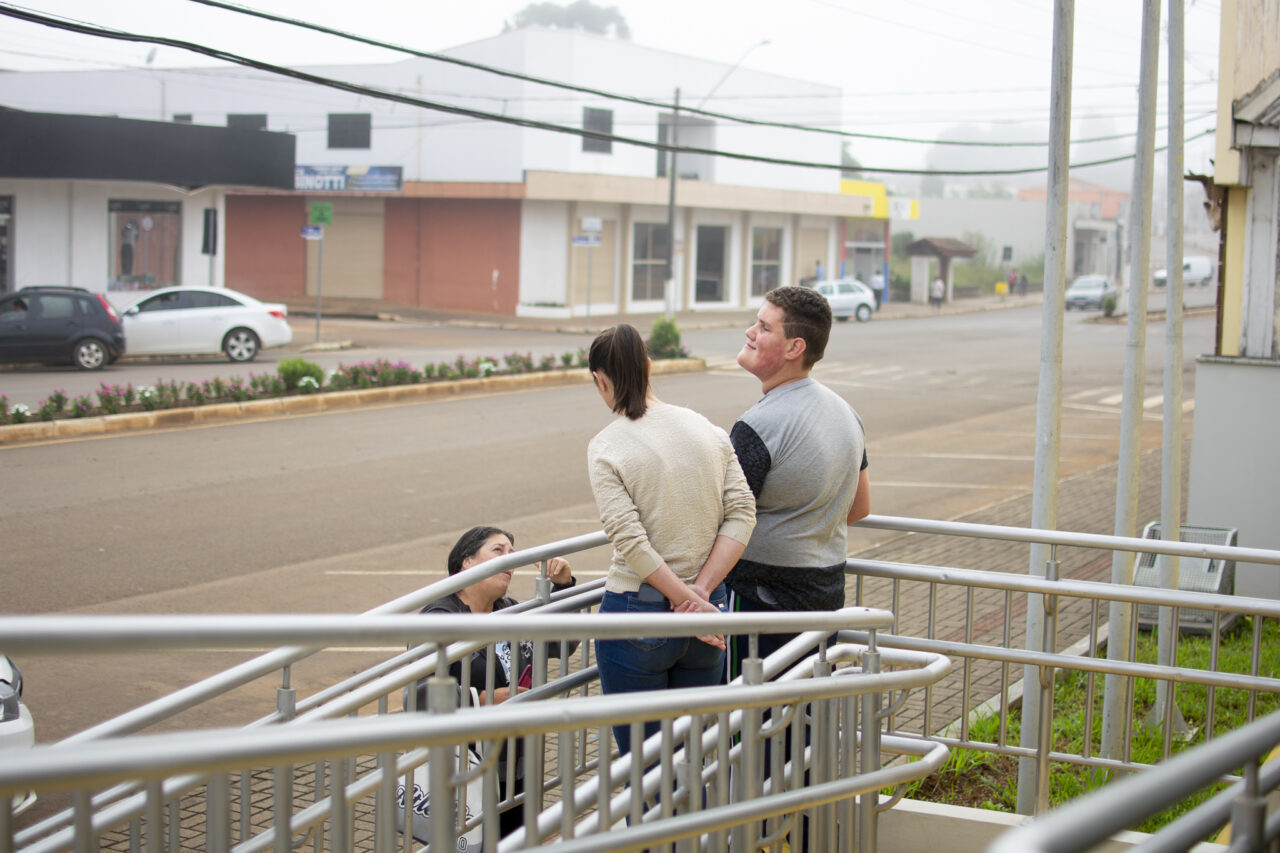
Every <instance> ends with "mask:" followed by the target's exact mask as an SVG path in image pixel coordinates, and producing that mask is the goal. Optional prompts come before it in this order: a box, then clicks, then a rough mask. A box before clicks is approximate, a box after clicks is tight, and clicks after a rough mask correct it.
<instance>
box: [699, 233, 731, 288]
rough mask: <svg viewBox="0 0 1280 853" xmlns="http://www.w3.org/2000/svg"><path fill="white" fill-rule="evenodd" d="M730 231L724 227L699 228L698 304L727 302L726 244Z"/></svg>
mask: <svg viewBox="0 0 1280 853" xmlns="http://www.w3.org/2000/svg"><path fill="white" fill-rule="evenodd" d="M728 232H729V229H728V228H726V227H725V226H723V225H699V226H698V256H697V258H698V260H697V264H698V266H697V271H696V281H697V285H696V290H695V291H694V300H695V301H696V302H724V301H725V282H724V273H725V266H726V264H725V243H726V242H727V241H726V237H727V236H728Z"/></svg>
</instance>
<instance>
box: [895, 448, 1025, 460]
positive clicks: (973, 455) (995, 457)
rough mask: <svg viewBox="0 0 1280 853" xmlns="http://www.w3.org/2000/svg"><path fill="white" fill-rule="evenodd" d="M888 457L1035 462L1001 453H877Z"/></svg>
mask: <svg viewBox="0 0 1280 853" xmlns="http://www.w3.org/2000/svg"><path fill="white" fill-rule="evenodd" d="M886 457H889V458H895V459H979V460H989V461H992V462H1034V461H1036V458H1035V457H1034V456H1008V455H1005V454H1000V453H881V452H879V451H877V452H876V458H877V459H884V458H886Z"/></svg>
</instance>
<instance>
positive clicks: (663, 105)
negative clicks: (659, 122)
mask: <svg viewBox="0 0 1280 853" xmlns="http://www.w3.org/2000/svg"><path fill="white" fill-rule="evenodd" d="M191 2H194V3H198V4H200V5H203V6H209V7H212V8H218V9H223V10H225V11H230V12H235V13H237V14H244V15H249V16H251V17H256V18H261V19H263V20H268V21H272V22H274V23H282V24H286V25H289V26H293V27H298V28H301V29H308V30H312V31H315V32H320V33H324V34H326V35H332V36H336V37H339V38H343V39H347V40H350V41H355V42H357V43H360V44H365V45H368V46H371V47H377V48H380V49H386V50H391V51H395V52H400V53H405V54H408V55H410V56H415V57H418V58H422V59H429V60H434V61H439V62H445V63H450V64H454V65H459V66H462V67H465V68H470V69H473V70H478V71H483V72H486V73H491V74H496V75H499V76H504V77H510V78H512V79H517V80H521V81H524V82H532V83H536V84H539V85H545V86H550V87H555V88H561V89H566V90H569V91H574V92H577V93H579V94H586V95H591V96H593V97H600V98H607V99H612V100H620V101H625V102H630V103H636V104H640V105H643V106H650V107H656V108H658V109H666V110H674V107H673V106H672V105H671V104H669V103H667V102H665V101H661V100H656V99H652V98H641V97H635V96H630V95H622V94H619V93H616V92H609V91H606V90H602V89H595V88H592V87H586V86H578V85H575V84H570V83H564V82H562V81H557V80H551V79H548V78H542V77H536V76H533V75H528V74H524V73H521V72H516V71H510V70H508V69H503V68H498V67H496V66H490V65H485V64H483V63H478V62H473V61H470V60H465V59H459V58H457V57H451V56H446V55H443V54H435V53H428V52H425V51H419V50H415V49H413V48H409V47H405V46H403V45H396V44H392V43H390V42H385V41H380V40H377V39H372V38H369V37H366V36H361V35H359V34H356V33H351V32H348V31H344V30H339V29H336V28H332V27H326V26H323V25H320V24H315V23H312V22H309V21H304V20H300V19H296V18H289V17H287V16H283V15H277V14H274V13H270V12H264V11H261V10H258V9H253V8H250V7H247V6H243V5H240V4H237V3H231V2H227V0H191ZM846 11H849V10H846ZM117 32H118V31H117ZM442 94H443V93H442ZM457 97H475V98H477V99H483V97H484V96H474V95H466V96H461V95H459V96H457ZM489 99H490V100H493V99H497V98H496V96H495V97H492V98H489ZM501 100H503V101H507V100H510V99H505V98H503V99H501ZM522 100H532V99H522ZM682 109H683V110H684V111H685V112H686V113H690V114H698V115H705V116H708V117H711V118H717V119H724V120H727V121H732V122H734V123H738V124H746V125H753V126H763V127H776V128H781V129H785V130H798V131H805V132H809V133H819V134H825V135H832V136H838V137H841V138H846V139H865V140H870V141H877V142H899V143H904V144H914V145H941V146H947V147H958V148H1044V147H1047V145H1048V142H1047V141H1038V140H1033V141H1018V140H1009V141H985V142H983V141H970V140H957V139H922V138H919V137H910V136H901V135H889V134H874V133H863V132H855V131H845V130H841V129H836V128H831V127H823V126H821V125H820V124H817V123H808V124H798V123H795V122H781V121H769V120H764V119H752V118H747V117H743V116H735V115H730V114H727V113H719V112H715V111H710V110H701V109H694V108H689V107H683V108H682ZM1131 136H1133V134H1119V135H1118V136H1117V137H1116V138H1125V137H1131ZM1111 138H1112V137H1097V138H1088V139H1077V140H1071V143H1072V144H1085V143H1091V142H1102V141H1109V139H1111Z"/></svg>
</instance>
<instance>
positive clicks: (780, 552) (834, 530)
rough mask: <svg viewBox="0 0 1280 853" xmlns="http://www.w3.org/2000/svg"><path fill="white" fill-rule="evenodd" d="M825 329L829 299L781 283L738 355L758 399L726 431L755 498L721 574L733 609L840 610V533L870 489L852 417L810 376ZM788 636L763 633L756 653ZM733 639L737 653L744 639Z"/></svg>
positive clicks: (865, 504)
mask: <svg viewBox="0 0 1280 853" xmlns="http://www.w3.org/2000/svg"><path fill="white" fill-rule="evenodd" d="M830 333H831V308H830V306H828V305H827V301H826V300H825V299H824V298H823V297H822V296H821V295H820V294H818V293H817V291H815V290H812V289H811V288H808V287H799V286H794V285H788V286H785V287H779V288H777V289H775V290H771V291H769V292H768V293H766V294H765V303H764V305H762V306H760V310H759V312H758V313H757V314H756V322H755V324H754V325H752V326H751V328H749V329H748V330H747V333H746V334H747V341H746V344H745V345H744V346H743V347H742V351H741V352H739V353H738V364H739V365H741V366H742V367H743V369H745V370H746V371H747V372H748V373H750V374H751V375H753V376H755V377H756V378H757V379H759V380H760V386H761V390H763V392H764V397H763V398H761V399H760V401H759V402H758V403H756V404H755V405H754V406H752V407H751V408H750V409H748V410H747V411H746V413H745V414H743V415H742V417H741V418H739V419H738V421H737V423H735V424H734V425H733V430H732V432H731V433H730V438H731V440H732V442H733V447H734V450H735V451H736V452H737V454H738V461H739V463H740V464H741V465H742V471H743V473H744V474H745V475H746V477H747V483H748V485H749V486H750V487H751V491H752V493H753V494H754V495H755V497H756V529H755V532H754V533H753V534H752V536H751V541H750V542H749V543H748V544H747V549H746V551H745V552H744V553H743V555H742V558H741V559H740V560H739V561H738V564H737V565H736V566H735V567H734V568H733V570H732V571H730V572H729V575H728V578H727V583H728V585H729V588H730V589H731V590H732V592H733V597H734V604H733V608H732V609H734V610H738V611H762V610H763V611H778V610H783V611H785V610H836V609H839V608H840V607H843V606H844V585H845V573H844V561H845V556H846V552H847V549H848V537H847V533H848V529H847V528H848V525H850V524H853V523H854V522H856V521H858V520H860V519H862V518H863V517H865V516H866V515H867V514H868V513H869V512H870V511H871V485H870V481H869V479H868V477H867V454H866V436H865V434H864V433H863V429H862V422H861V421H860V420H859V418H858V415H857V413H856V412H854V410H853V409H852V407H850V406H849V404H848V403H847V402H845V401H844V399H843V398H841V397H840V396H839V395H837V394H836V393H835V392H834V391H832V390H830V389H829V388H827V387H826V386H824V385H821V384H819V383H818V382H817V381H815V380H813V379H811V378H810V377H809V371H810V370H811V369H812V368H813V365H814V364H816V363H817V362H818V360H819V359H821V358H822V355H823V352H824V350H825V349H826V346H827V338H828V337H829V335H830ZM791 636H792V635H785V634H770V635H763V636H761V637H760V656H761V657H765V656H767V655H768V654H769V653H770V652H772V651H774V650H775V649H777V648H779V647H780V646H782V645H783V644H785V643H786V642H787V640H789V639H791ZM734 640H735V645H737V646H738V647H739V648H738V649H737V651H738V652H739V653H740V654H745V652H746V643H747V638H746V637H735V638H734ZM732 674H733V675H736V674H737V671H736V668H735V669H734V670H733V672H732Z"/></svg>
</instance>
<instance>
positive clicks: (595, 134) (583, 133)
mask: <svg viewBox="0 0 1280 853" xmlns="http://www.w3.org/2000/svg"><path fill="white" fill-rule="evenodd" d="M193 2H216V0H193ZM0 15H5V16H7V17H10V18H15V19H17V20H23V21H27V22H29V23H35V24H41V25H43V26H48V27H52V28H55V29H61V30H66V31H68V32H75V33H80V34H82V35H90V36H96V37H100V38H106V39H112V40H115V41H128V42H136V43H141V44H152V45H158V46H162V47H174V48H178V49H180V50H187V51H190V52H192V53H198V54H201V55H203V56H208V57H210V58H213V59H218V60H220V61H223V62H230V63H232V64H235V65H243V66H245V67H247V68H255V69H257V70H259V71H264V72H267V73H269V74H277V75H280V76H283V77H289V78H292V79H295V80H301V81H303V82H306V83H313V84H315V85H319V86H326V87H328V88H331V89H337V90H339V91H344V92H349V93H351V94H354V95H361V96H364V97H369V98H377V99H379V100H386V101H392V102H394V103H401V104H406V105H408V106H415V107H420V108H422V109H429V110H436V111H438V112H445V113H452V114H454V115H461V116H467V117H470V118H477V119H484V120H487V121H494V122H498V123H500V124H511V125H516V126H519V127H527V128H531V129H534V130H546V131H550V132H553V133H562V134H567V135H571V136H578V137H584V138H589V139H598V140H603V141H607V142H617V143H619V144H622V145H634V146H637V147H640V148H649V149H653V150H658V151H674V152H676V153H678V154H705V155H707V156H711V157H724V158H728V159H732V160H742V161H748V162H755V163H766V164H770V165H778V166H797V167H802V168H808V169H826V170H836V171H850V170H851V169H850V167H849V166H846V165H845V164H843V163H818V162H813V161H808V160H791V159H786V158H778V157H765V156H762V155H757V154H746V153H742V152H737V151H720V150H716V149H712V148H697V147H690V146H683V145H681V146H673V145H669V144H667V143H664V142H656V141H651V140H647V139H635V138H632V137H625V136H617V135H615V134H610V133H601V132H599V131H593V130H586V129H585V128H580V127H570V126H568V125H561V124H554V123H552V122H545V121H538V120H536V119H529V118H521V117H519V116H510V115H501V114H498V113H490V112H486V111H483V110H475V109H469V108H466V107H460V106H457V105H454V104H445V103H440V102H435V101H427V100H424V99H422V98H414V97H411V96H408V95H402V94H398V93H394V92H386V91H383V90H380V89H374V88H372V87H368V86H360V85H356V84H354V83H348V82H346V81H343V80H336V79H333V78H330V77H324V76H322V75H319V74H312V73H309V72H306V71H300V70H298V69H294V68H286V67H284V66H280V65H275V64H273V63H269V62H263V61H262V60H257V59H252V58H249V57H245V56H240V55H238V54H234V53H230V52H227V51H224V50H220V49H218V48H215V47H210V46H208V45H203V44H197V43H195V42H188V41H184V40H181V39H174V38H168V37H166V36H149V35H144V34H141V33H131V32H126V31H123V30H115V29H108V28H105V27H99V26H95V25H91V24H84V23H78V22H74V21H69V20H63V19H58V18H51V17H48V16H46V15H42V14H39V13H36V12H32V11H29V10H26V9H22V8H17V7H14V6H12V5H9V4H7V3H0ZM1210 133H1213V130H1208V131H1205V132H1204V133H1201V134H1197V135H1196V136H1193V137H1191V139H1195V138H1198V137H1199V136H1205V135H1208V134H1210ZM1157 150H1161V149H1157ZM1133 156H1134V155H1132V154H1127V155H1123V156H1120V157H1112V158H1108V159H1105V160H1096V161H1092V162H1088V163H1078V164H1076V168H1082V167H1086V166H1100V165H1105V164H1108V163H1116V162H1120V161H1123V160H1128V159H1132V158H1133ZM854 171H859V172H874V173H877V174H885V175H939V176H944V175H946V176H960V177H980V176H996V175H1030V174H1036V173H1039V172H1044V171H1047V166H1033V167H1028V168H1022V169H963V170H961V169H895V168H876V167H871V166H858V167H856V169H854Z"/></svg>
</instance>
